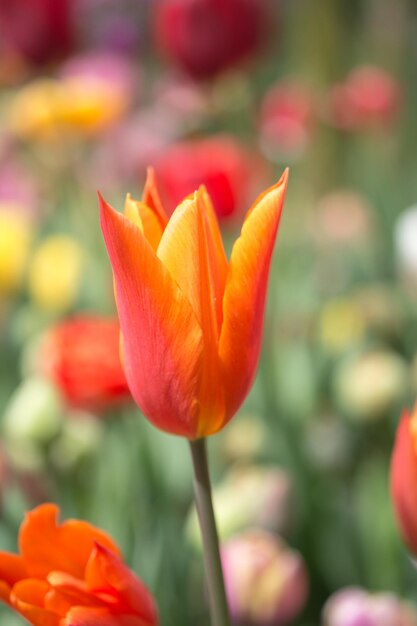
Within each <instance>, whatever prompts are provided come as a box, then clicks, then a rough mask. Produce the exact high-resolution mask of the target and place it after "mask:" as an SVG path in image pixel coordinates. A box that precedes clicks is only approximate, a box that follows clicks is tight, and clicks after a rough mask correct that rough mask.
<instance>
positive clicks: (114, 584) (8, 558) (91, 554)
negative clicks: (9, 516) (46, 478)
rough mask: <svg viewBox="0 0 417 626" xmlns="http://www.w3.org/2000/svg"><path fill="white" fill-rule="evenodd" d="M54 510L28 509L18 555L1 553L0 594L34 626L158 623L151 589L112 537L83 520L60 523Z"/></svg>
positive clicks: (151, 625) (150, 625)
mask: <svg viewBox="0 0 417 626" xmlns="http://www.w3.org/2000/svg"><path fill="white" fill-rule="evenodd" d="M58 513H59V510H58V507H57V506H55V505H54V504H43V505H41V506H39V507H37V508H36V509H34V510H33V511H30V512H29V513H27V514H26V519H25V520H24V522H23V524H22V525H21V527H20V533H19V547H20V554H19V555H15V554H9V553H7V552H0V599H1V600H3V602H6V603H7V604H9V605H10V606H11V607H12V608H13V609H15V610H16V611H17V612H18V613H20V614H21V615H23V617H25V618H26V619H27V621H28V622H29V623H30V624H33V625H34V626H156V625H157V623H158V618H157V611H156V607H155V604H154V601H153V598H152V596H151V594H150V593H149V591H148V590H147V589H146V587H145V586H144V584H143V583H142V582H141V581H140V580H139V579H138V578H137V577H136V576H135V575H134V574H133V573H132V572H131V571H130V570H129V569H128V568H127V567H126V565H125V564H124V563H123V561H122V560H121V558H120V553H119V550H118V548H117V546H116V545H115V543H114V542H113V541H112V539H111V538H110V537H109V536H108V535H106V534H105V533H104V532H103V531H101V530H99V529H98V528H95V527H94V526H92V525H91V524H88V523H87V522H83V521H78V520H68V521H67V522H64V523H63V524H58V523H57V517H58Z"/></svg>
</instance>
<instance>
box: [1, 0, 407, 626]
mask: <svg viewBox="0 0 417 626" xmlns="http://www.w3.org/2000/svg"><path fill="white" fill-rule="evenodd" d="M416 24H417V10H416V8H415V7H413V6H412V5H411V3H407V2H405V1H402V0H401V1H399V2H397V3H391V2H389V0H380V1H379V2H374V1H372V0H357V1H356V2H332V1H331V0H316V2H314V3H310V2H308V0H292V1H291V2H289V1H284V0H280V1H279V2H275V1H274V0H224V2H223V3H221V2H218V1H217V0H181V1H180V0H159V1H156V0H155V1H147V0H76V1H72V2H70V1H69V0H59V1H57V0H13V1H12V0H3V1H2V2H0V30H1V32H2V37H1V40H0V325H1V333H0V341H1V360H0V371H1V381H0V414H1V415H0V417H1V419H0V430H1V439H0V441H1V446H0V547H1V549H6V550H14V548H15V541H16V536H17V530H18V527H19V524H20V520H21V518H22V515H23V513H24V511H26V510H27V509H28V508H31V507H33V506H35V505H37V504H39V503H42V502H45V501H47V500H52V501H54V502H56V503H57V504H58V505H59V506H60V507H61V509H62V511H63V515H64V516H65V517H80V518H82V519H86V520H89V521H90V522H92V523H93V524H96V525H97V526H99V527H100V528H104V529H105V530H107V531H109V532H110V533H111V534H112V536H113V537H114V538H115V540H117V542H118V543H119V545H120V547H121V549H122V551H123V553H124V554H125V555H126V557H127V558H126V560H127V562H128V564H129V566H131V567H132V568H133V569H135V570H136V571H140V573H141V576H142V577H143V579H144V581H145V582H146V583H147V585H148V586H149V587H150V589H151V590H152V592H153V595H154V596H155V597H156V598H157V602H158V606H159V610H160V615H161V623H162V624H167V625H168V624H169V625H172V626H177V625H178V626H180V625H182V626H183V625H188V624H196V623H197V624H198V625H199V626H204V625H205V624H208V615H207V614H206V613H207V612H206V609H205V606H204V605H203V604H202V602H201V598H204V583H203V571H202V566H201V558H200V552H201V545H200V541H199V534H198V531H197V527H196V519H195V512H194V510H193V508H192V506H191V502H192V485H191V478H190V462H189V458H188V453H187V450H186V446H185V443H184V442H183V441H182V440H179V439H177V438H174V437H169V436H167V435H165V434H162V433H160V432H159V431H156V430H155V429H153V428H152V427H151V426H149V424H148V423H147V421H146V420H144V419H143V418H142V416H141V415H140V414H139V411H138V409H137V407H136V406H135V405H134V404H133V402H132V401H131V398H130V394H129V390H128V387H127V384H126V381H125V378H124V374H123V369H122V367H121V364H120V360H119V338H118V322H117V317H116V313H115V306H114V298H113V284H112V276H111V269H110V265H109V263H108V260H107V256H106V253H105V249H104V245H103V243H102V240H101V234H100V229H99V223H98V208H97V196H96V190H100V191H101V192H102V193H103V194H104V195H105V196H106V198H107V199H109V200H110V201H112V202H113V203H114V206H122V205H123V201H124V197H125V194H126V192H127V191H129V192H131V193H132V196H133V197H140V196H141V194H142V192H143V189H144V185H145V177H146V170H147V167H148V166H152V167H153V168H154V169H153V170H151V171H150V174H149V175H150V176H155V177H156V179H157V181H158V187H159V189H160V193H161V198H162V201H163V203H164V206H165V207H166V208H167V209H168V211H169V212H172V211H173V210H174V208H175V206H176V205H177V203H178V202H179V201H180V200H181V199H182V198H184V197H185V196H187V195H188V194H189V193H191V192H193V191H194V189H195V188H196V187H198V186H199V184H200V183H204V184H205V185H206V187H207V189H208V190H209V192H210V194H211V196H212V198H213V201H214V204H215V209H216V212H217V215H218V217H219V220H220V224H221V226H222V230H223V233H224V236H225V238H226V242H229V243H231V242H232V241H233V239H234V237H235V235H236V230H237V225H238V224H239V223H240V222H241V221H242V218H243V216H244V214H245V212H246V211H247V209H248V208H249V207H250V206H251V203H252V202H253V201H254V199H255V198H256V196H257V194H258V193H259V192H260V191H261V190H262V189H263V188H265V187H266V186H267V185H269V184H272V183H273V182H274V181H275V180H277V179H278V178H279V176H280V175H281V173H282V170H283V168H284V167H285V166H286V165H287V164H289V165H290V167H291V175H290V184H289V191H288V197H287V202H286V207H285V211H284V215H283V219H282V224H281V229H280V233H279V238H278V250H277V254H276V257H275V259H274V262H273V268H272V276H271V283H270V292H269V300H268V310H267V317H266V326H265V338H264V347H263V353H262V359H261V365H260V370H259V374H258V377H257V380H256V383H255V386H254V389H253V390H252V392H251V394H250V396H249V398H248V400H247V402H246V404H245V406H244V408H243V409H242V410H241V411H240V413H239V415H237V416H236V417H235V418H234V419H233V421H232V422H231V423H230V425H229V426H228V427H227V428H226V429H225V430H224V431H223V432H222V433H220V434H219V435H218V436H217V437H215V438H213V440H210V457H211V462H212V467H213V478H214V482H215V507H216V513H217V517H218V524H219V530H220V535H221V538H222V559H223V565H224V569H225V577H226V587H227V593H228V596H229V602H230V606H231V611H232V615H233V619H234V623H236V624H243V625H250V626H275V625H280V624H294V625H295V626H297V625H298V626H319V625H320V626H374V625H375V626H385V625H386V626H397V625H398V626H414V625H417V574H416V571H415V565H414V564H413V563H412V562H411V560H410V558H409V557H408V556H407V554H406V551H405V548H404V547H403V546H402V544H401V541H400V538H399V536H398V530H397V528H396V525H395V523H394V518H393V513H392V505H391V502H390V498H389V492H388V471H389V463H390V456H391V451H392V447H393V440H394V434H395V431H396V427H397V423H398V420H399V417H400V415H401V412H402V409H403V407H404V406H408V407H410V408H411V407H412V405H413V404H414V402H415V399H416V396H417V307H416V295H417V245H416V242H417V178H416V175H415V172H416V167H417V152H416V149H415V145H416V140H417V131H416V127H415V120H414V117H415V115H414V114H415V110H416V107H417V87H416V85H417V82H416V80H415V78H416V75H417V59H416V47H415V41H416ZM148 192H149V189H148ZM144 193H145V194H146V193H147V189H146V188H145V191H144ZM152 201H153V202H155V199H154V198H153V199H152ZM0 619H4V620H7V623H8V624H10V625H11V626H17V625H18V624H21V623H23V622H22V621H20V620H19V619H18V618H17V617H16V616H15V615H12V614H11V613H10V612H9V611H8V610H7V609H6V608H3V607H2V608H1V609H0ZM361 620H362V621H361Z"/></svg>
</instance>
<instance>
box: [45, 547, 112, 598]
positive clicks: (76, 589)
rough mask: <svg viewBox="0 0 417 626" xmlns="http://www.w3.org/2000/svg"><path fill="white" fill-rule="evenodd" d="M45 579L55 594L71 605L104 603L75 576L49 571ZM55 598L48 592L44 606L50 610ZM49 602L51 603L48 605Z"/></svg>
mask: <svg viewBox="0 0 417 626" xmlns="http://www.w3.org/2000/svg"><path fill="white" fill-rule="evenodd" d="M93 553H94V548H93ZM87 567H88V565H87ZM47 581H48V583H49V584H50V585H51V590H52V591H54V592H55V593H56V594H59V596H60V597H61V598H62V599H64V598H65V599H66V601H68V602H70V603H71V605H82V606H105V605H106V603H105V602H104V601H102V600H100V598H97V596H95V595H94V594H92V593H91V591H89V589H88V587H87V585H86V583H85V581H84V580H80V579H79V578H75V576H71V575H70V574H66V573H65V572H51V573H50V574H48V577H47ZM55 600H56V598H55V596H52V595H49V594H48V598H47V601H46V603H45V605H46V608H50V609H51V610H52V604H53V603H54V602H55ZM49 603H51V604H50V605H49Z"/></svg>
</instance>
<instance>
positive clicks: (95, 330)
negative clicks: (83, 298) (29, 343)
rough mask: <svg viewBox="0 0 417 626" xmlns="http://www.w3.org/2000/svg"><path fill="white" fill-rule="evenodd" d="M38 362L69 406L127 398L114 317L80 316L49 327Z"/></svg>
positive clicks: (91, 405) (89, 406) (93, 406)
mask: <svg viewBox="0 0 417 626" xmlns="http://www.w3.org/2000/svg"><path fill="white" fill-rule="evenodd" d="M40 361H41V363H40V366H41V369H42V370H43V371H44V372H45V373H46V374H47V375H48V376H49V377H50V378H51V379H52V380H53V381H54V382H55V383H56V384H57V386H58V387H59V389H60V390H61V392H62V394H63V395H64V397H65V398H66V400H67V402H68V404H69V405H70V406H72V407H75V408H86V409H92V410H100V409H104V408H106V407H107V406H109V405H111V404H114V403H115V402H117V401H120V400H123V399H124V398H127V397H130V392H129V388H128V386H127V382H126V378H125V375H124V371H123V368H122V365H121V362H120V356H119V324H118V321H117V319H113V318H104V317H99V316H88V315H80V316H78V317H74V318H72V319H70V320H67V321H64V322H62V323H60V324H58V325H56V326H54V327H52V328H50V329H49V330H48V331H47V333H46V335H45V338H44V341H43V342H42V346H41V355H40Z"/></svg>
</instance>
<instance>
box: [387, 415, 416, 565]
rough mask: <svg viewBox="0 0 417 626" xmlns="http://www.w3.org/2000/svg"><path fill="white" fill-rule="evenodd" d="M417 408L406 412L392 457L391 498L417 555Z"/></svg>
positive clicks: (407, 541)
mask: <svg viewBox="0 0 417 626" xmlns="http://www.w3.org/2000/svg"><path fill="white" fill-rule="evenodd" d="M416 491H417V407H416V409H414V412H413V414H412V415H411V416H410V414H409V413H408V411H404V413H403V415H402V417H401V420H400V423H399V425H398V429H397V436H396V438H395V444H394V450H393V453H392V459H391V499H392V503H393V506H394V512H395V515H396V519H397V523H398V526H399V529H400V531H401V534H402V537H403V539H404V541H405V543H406V544H407V546H408V548H409V549H410V550H411V552H412V553H413V554H414V555H415V556H416V555H417V497H416Z"/></svg>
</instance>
